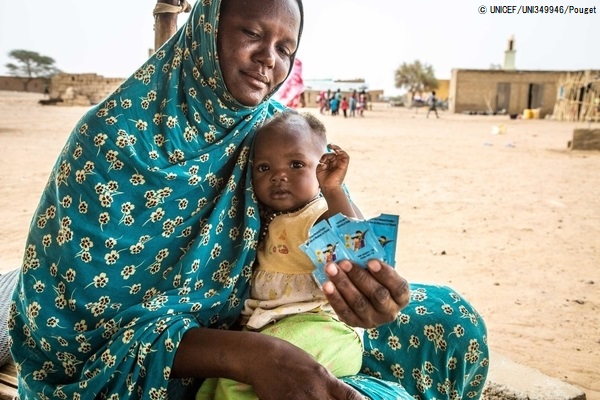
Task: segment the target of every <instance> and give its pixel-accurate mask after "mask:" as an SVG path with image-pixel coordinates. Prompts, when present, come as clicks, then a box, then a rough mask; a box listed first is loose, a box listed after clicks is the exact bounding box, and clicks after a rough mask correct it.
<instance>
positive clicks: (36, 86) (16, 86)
mask: <svg viewBox="0 0 600 400" xmlns="http://www.w3.org/2000/svg"><path fill="white" fill-rule="evenodd" d="M27 81H28V78H21V77H18V76H0V90H11V91H15V92H33V93H44V87H45V85H46V83H48V82H50V81H49V79H46V78H33V79H31V80H29V82H27Z"/></svg>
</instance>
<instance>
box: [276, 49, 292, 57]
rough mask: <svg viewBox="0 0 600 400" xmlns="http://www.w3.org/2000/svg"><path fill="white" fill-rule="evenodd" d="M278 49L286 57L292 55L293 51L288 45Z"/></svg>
mask: <svg viewBox="0 0 600 400" xmlns="http://www.w3.org/2000/svg"><path fill="white" fill-rule="evenodd" d="M277 50H278V51H279V53H281V54H283V55H284V56H286V57H289V56H290V55H291V52H290V51H289V50H288V49H287V47H279V48H278V49H277Z"/></svg>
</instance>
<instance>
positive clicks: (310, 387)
mask: <svg viewBox="0 0 600 400" xmlns="http://www.w3.org/2000/svg"><path fill="white" fill-rule="evenodd" d="M171 377H172V378H188V377H195V378H211V377H222V378H229V379H233V380H236V381H238V382H243V383H248V384H250V385H252V386H253V388H254V391H255V392H256V394H257V395H258V397H259V398H260V399H263V400H279V399H291V400H300V399H306V400H322V399H339V400H360V399H362V397H361V396H360V394H359V393H358V392H356V391H355V390H354V389H352V388H351V387H350V386H348V385H346V384H345V383H343V382H342V381H340V380H339V379H337V378H335V377H334V376H333V375H332V374H331V373H330V372H329V371H328V370H327V369H326V368H325V367H323V366H322V365H321V364H319V363H318V362H316V360H315V359H314V358H312V357H311V356H310V355H309V354H308V353H306V352H305V351H303V350H302V349H300V348H298V347H296V346H294V345H292V344H290V343H289V342H287V341H284V340H282V339H277V338H274V337H272V336H268V335H263V334H260V333H257V332H248V331H227V330H217V329H208V328H192V329H190V330H188V331H187V332H186V333H185V335H184V336H183V339H182V341H181V343H180V345H179V348H178V349H177V353H176V354H175V361H174V363H173V367H172V373H171Z"/></svg>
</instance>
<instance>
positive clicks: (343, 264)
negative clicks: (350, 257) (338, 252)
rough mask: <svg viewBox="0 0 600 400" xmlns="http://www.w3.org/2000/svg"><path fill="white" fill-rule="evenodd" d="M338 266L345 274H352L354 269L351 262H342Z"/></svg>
mask: <svg viewBox="0 0 600 400" xmlns="http://www.w3.org/2000/svg"><path fill="white" fill-rule="evenodd" d="M338 265H339V266H340V268H341V269H342V271H344V272H350V270H351V269H352V263H351V262H350V261H341V262H340V263H339V264H338Z"/></svg>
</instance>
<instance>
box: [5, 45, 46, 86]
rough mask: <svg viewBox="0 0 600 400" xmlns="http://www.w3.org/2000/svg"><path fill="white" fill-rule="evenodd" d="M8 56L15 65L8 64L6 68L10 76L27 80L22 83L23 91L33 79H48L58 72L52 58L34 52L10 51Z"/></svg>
mask: <svg viewBox="0 0 600 400" xmlns="http://www.w3.org/2000/svg"><path fill="white" fill-rule="evenodd" d="M8 56H9V57H10V58H13V59H15V60H16V64H13V63H8V64H6V68H7V69H8V72H9V74H11V75H12V76H20V77H25V78H27V79H26V80H25V82H24V86H25V90H27V85H29V82H31V81H32V80H33V79H34V78H50V77H51V76H52V75H54V74H55V73H56V72H58V69H57V68H56V67H55V66H54V59H53V58H52V57H48V56H43V55H41V54H39V53H37V52H35V51H29V50H12V51H11V52H10V53H8Z"/></svg>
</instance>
